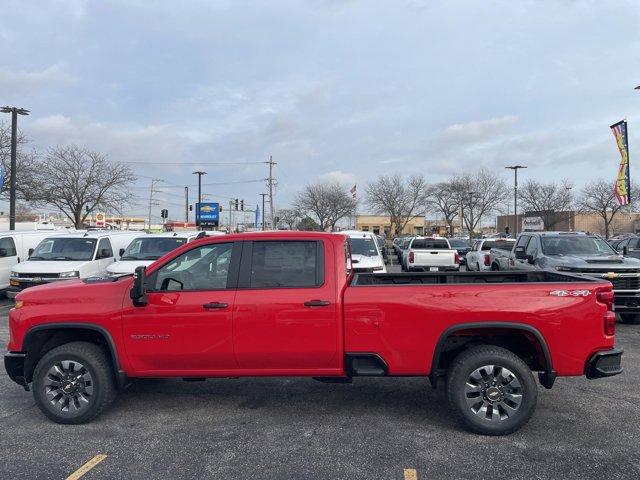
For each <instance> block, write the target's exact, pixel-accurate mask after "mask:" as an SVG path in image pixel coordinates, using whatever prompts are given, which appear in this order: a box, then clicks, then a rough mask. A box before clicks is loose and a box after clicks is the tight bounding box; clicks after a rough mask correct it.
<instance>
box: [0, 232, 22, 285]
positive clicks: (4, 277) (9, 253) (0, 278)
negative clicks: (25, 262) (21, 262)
mask: <svg viewBox="0 0 640 480" xmlns="http://www.w3.org/2000/svg"><path fill="white" fill-rule="evenodd" d="M16 263H18V251H17V249H16V244H15V241H14V239H13V238H12V237H9V236H6V237H0V289H2V290H4V289H5V288H8V287H9V274H10V273H11V269H12V268H13V266H14V265H15V264H16Z"/></svg>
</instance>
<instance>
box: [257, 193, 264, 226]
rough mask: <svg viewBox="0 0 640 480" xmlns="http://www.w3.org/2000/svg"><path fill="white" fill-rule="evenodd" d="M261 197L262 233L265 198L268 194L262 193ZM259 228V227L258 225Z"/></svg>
mask: <svg viewBox="0 0 640 480" xmlns="http://www.w3.org/2000/svg"><path fill="white" fill-rule="evenodd" d="M260 196H261V197H262V231H263V232H264V197H266V196H267V194H266V193H261V194H260ZM256 227H257V225H256Z"/></svg>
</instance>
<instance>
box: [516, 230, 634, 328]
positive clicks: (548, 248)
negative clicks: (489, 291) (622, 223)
mask: <svg viewBox="0 0 640 480" xmlns="http://www.w3.org/2000/svg"><path fill="white" fill-rule="evenodd" d="M509 268H510V269H514V270H532V269H554V270H556V271H560V272H572V273H581V274H585V275H588V276H591V277H596V278H604V279H606V280H609V281H610V282H611V283H612V284H613V291H614V293H615V311H616V313H619V314H620V317H621V319H622V320H623V321H626V322H628V323H634V324H638V323H640V260H638V259H637V258H631V257H624V256H622V255H619V254H618V252H616V251H615V250H614V249H613V248H612V247H611V245H609V244H608V243H607V242H606V241H604V240H603V239H602V238H600V237H598V236H596V235H590V234H586V233H578V232H541V233H537V232H536V233H533V232H528V233H523V234H522V235H520V236H519V237H518V241H517V242H516V244H515V246H514V247H513V250H512V251H511V254H510V256H509Z"/></svg>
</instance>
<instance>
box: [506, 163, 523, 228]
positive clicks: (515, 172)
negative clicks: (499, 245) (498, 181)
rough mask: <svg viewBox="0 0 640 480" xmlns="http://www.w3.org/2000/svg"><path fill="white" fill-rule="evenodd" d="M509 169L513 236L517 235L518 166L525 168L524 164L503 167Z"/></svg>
mask: <svg viewBox="0 0 640 480" xmlns="http://www.w3.org/2000/svg"><path fill="white" fill-rule="evenodd" d="M504 168H506V169H509V170H513V217H514V223H515V228H514V229H513V230H514V232H513V236H514V237H517V236H518V170H519V169H520V168H527V167H526V166H524V165H511V166H509V167H504Z"/></svg>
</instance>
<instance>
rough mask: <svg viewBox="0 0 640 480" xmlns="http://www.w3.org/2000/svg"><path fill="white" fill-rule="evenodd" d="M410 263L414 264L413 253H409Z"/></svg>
mask: <svg viewBox="0 0 640 480" xmlns="http://www.w3.org/2000/svg"><path fill="white" fill-rule="evenodd" d="M409 261H410V262H411V263H413V252H409Z"/></svg>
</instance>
